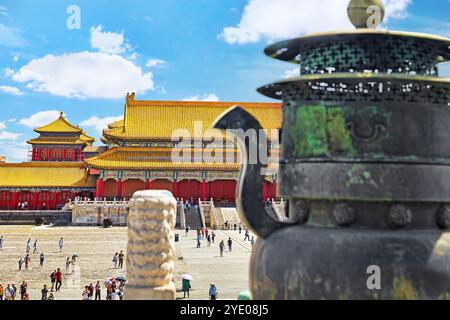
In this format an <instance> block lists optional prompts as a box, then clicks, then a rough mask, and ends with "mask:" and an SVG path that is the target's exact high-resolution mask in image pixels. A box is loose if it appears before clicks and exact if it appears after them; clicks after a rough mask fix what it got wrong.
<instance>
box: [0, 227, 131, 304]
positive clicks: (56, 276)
mask: <svg viewBox="0 0 450 320" xmlns="http://www.w3.org/2000/svg"><path fill="white" fill-rule="evenodd" d="M4 242H5V239H4V238H3V236H0V251H2V250H3V245H4ZM31 243H32V240H31V238H29V239H28V240H27V241H26V243H25V256H24V257H21V258H20V259H19V261H18V271H22V270H29V269H31V261H32V259H31V256H32V255H37V257H38V259H39V267H40V268H42V267H43V266H44V261H45V254H44V252H39V250H38V240H37V239H35V240H34V242H33V245H31ZM31 246H32V247H33V251H32V252H31ZM58 248H59V252H60V253H61V252H63V251H64V238H63V237H61V238H60V239H59V241H58ZM77 257H78V254H73V255H72V256H71V257H67V259H66V262H65V271H66V272H65V274H66V275H70V274H74V272H75V265H76V261H77ZM124 258H125V254H124V253H123V251H120V252H116V253H115V255H114V257H113V265H114V268H115V269H117V268H120V269H122V268H123V263H124ZM49 280H50V284H51V287H50V288H49V287H48V285H47V284H44V285H43V287H42V289H41V300H55V296H54V294H53V293H54V292H55V293H56V292H59V291H61V288H62V285H63V272H62V270H61V268H56V269H55V270H53V272H51V274H50V276H49ZM125 282H126V280H125V278H124V277H118V278H110V279H108V280H107V281H105V282H104V283H103V284H101V283H100V281H97V283H96V285H95V286H94V285H93V284H92V283H90V284H89V285H87V286H85V287H84V290H83V292H82V294H81V295H82V299H83V300H93V299H95V300H101V299H102V294H101V293H102V288H104V290H105V291H106V295H105V299H106V300H122V299H123V295H124V289H125ZM19 299H20V300H30V296H29V293H28V284H27V282H26V281H23V282H22V284H21V285H20V287H19V288H17V286H16V284H15V283H13V282H11V283H7V284H6V285H3V283H0V300H19Z"/></svg>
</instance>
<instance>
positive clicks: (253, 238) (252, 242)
mask: <svg viewBox="0 0 450 320" xmlns="http://www.w3.org/2000/svg"><path fill="white" fill-rule="evenodd" d="M250 244H251V245H252V248H253V246H254V245H255V237H254V236H252V239H251V240H250Z"/></svg>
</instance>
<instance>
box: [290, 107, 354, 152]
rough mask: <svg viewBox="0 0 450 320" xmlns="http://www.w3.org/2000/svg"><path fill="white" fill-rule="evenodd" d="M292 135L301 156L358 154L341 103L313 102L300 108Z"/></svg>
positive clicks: (296, 150) (296, 114)
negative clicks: (319, 103)
mask: <svg viewBox="0 0 450 320" xmlns="http://www.w3.org/2000/svg"><path fill="white" fill-rule="evenodd" d="M291 138H292V141H294V153H295V155H296V156H298V157H320V156H325V155H337V154H339V155H341V154H345V155H348V156H350V155H354V154H356V151H355V149H354V148H353V144H352V139H351V135H350V133H349V131H348V129H347V128H346V125H345V114H344V111H343V109H342V108H340V107H328V108H327V107H326V106H325V105H311V106H302V107H299V108H297V110H296V113H295V121H294V124H293V128H292V130H291Z"/></svg>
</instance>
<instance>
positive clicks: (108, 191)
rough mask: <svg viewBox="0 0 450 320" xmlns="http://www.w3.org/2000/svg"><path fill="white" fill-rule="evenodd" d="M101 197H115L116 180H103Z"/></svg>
mask: <svg viewBox="0 0 450 320" xmlns="http://www.w3.org/2000/svg"><path fill="white" fill-rule="evenodd" d="M103 197H117V182H116V180H114V179H109V180H106V181H105V182H104V184H103Z"/></svg>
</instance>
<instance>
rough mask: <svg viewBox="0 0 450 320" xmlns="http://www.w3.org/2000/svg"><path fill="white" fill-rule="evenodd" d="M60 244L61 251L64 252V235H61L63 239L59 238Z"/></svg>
mask: <svg viewBox="0 0 450 320" xmlns="http://www.w3.org/2000/svg"><path fill="white" fill-rule="evenodd" d="M58 245H59V252H62V251H63V250H64V238H63V237H61V239H59V242H58Z"/></svg>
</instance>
